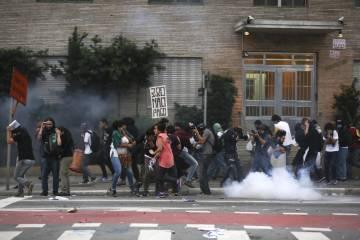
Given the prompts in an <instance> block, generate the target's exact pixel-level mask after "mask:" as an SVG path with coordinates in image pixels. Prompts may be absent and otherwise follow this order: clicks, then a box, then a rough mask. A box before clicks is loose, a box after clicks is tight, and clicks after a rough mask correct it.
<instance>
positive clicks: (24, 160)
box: [6, 120, 35, 197]
mask: <svg viewBox="0 0 360 240" xmlns="http://www.w3.org/2000/svg"><path fill="white" fill-rule="evenodd" d="M6 130H7V134H6V141H7V143H8V144H14V143H16V145H17V149H18V161H17V163H16V168H15V174H14V178H15V180H16V181H17V182H18V184H19V188H18V193H17V194H16V195H15V196H16V197H23V196H24V186H25V187H26V188H27V195H31V194H32V189H33V187H34V185H33V184H32V183H31V182H30V181H29V180H26V178H25V173H26V172H27V171H28V170H29V169H30V168H31V167H32V166H33V165H34V164H35V160H34V154H33V148H32V142H31V137H30V135H29V133H28V131H27V130H26V129H25V128H24V127H22V126H21V125H20V124H19V123H18V122H17V121H16V120H14V121H13V122H12V123H11V124H10V125H9V126H8V127H7V128H6Z"/></svg>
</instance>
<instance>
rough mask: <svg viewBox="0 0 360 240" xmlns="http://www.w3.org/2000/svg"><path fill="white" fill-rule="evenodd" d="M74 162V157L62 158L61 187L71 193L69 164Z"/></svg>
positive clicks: (62, 190) (64, 191) (63, 190)
mask: <svg viewBox="0 0 360 240" xmlns="http://www.w3.org/2000/svg"><path fill="white" fill-rule="evenodd" d="M71 162H72V157H63V158H62V159H61V160H60V179H61V183H60V189H61V192H63V193H69V194H70V179H69V166H70V164H71Z"/></svg>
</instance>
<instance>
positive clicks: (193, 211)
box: [186, 210, 211, 213]
mask: <svg viewBox="0 0 360 240" xmlns="http://www.w3.org/2000/svg"><path fill="white" fill-rule="evenodd" d="M186 212H187V213H211V212H210V211H201V210H198V211H197V210H188V211H186Z"/></svg>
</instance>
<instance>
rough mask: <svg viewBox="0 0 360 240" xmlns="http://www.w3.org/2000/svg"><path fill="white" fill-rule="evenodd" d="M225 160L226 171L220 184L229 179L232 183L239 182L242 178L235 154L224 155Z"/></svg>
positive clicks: (238, 161)
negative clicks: (230, 178)
mask: <svg viewBox="0 0 360 240" xmlns="http://www.w3.org/2000/svg"><path fill="white" fill-rule="evenodd" d="M225 159H226V162H227V169H226V172H225V176H224V178H223V181H222V184H223V183H224V182H225V181H226V180H227V179H228V178H229V177H232V180H233V181H238V182H240V181H241V180H242V178H243V176H242V169H241V165H240V160H239V158H238V155H237V153H236V152H235V153H226V154H225Z"/></svg>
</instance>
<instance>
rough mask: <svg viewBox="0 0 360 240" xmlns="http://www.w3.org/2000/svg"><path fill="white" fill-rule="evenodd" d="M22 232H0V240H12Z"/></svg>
mask: <svg viewBox="0 0 360 240" xmlns="http://www.w3.org/2000/svg"><path fill="white" fill-rule="evenodd" d="M20 233H22V231H0V236H1V240H12V239H14V238H15V237H16V236H18V235H19V234H20Z"/></svg>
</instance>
